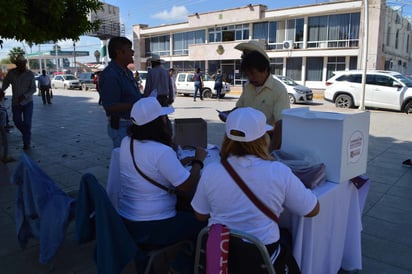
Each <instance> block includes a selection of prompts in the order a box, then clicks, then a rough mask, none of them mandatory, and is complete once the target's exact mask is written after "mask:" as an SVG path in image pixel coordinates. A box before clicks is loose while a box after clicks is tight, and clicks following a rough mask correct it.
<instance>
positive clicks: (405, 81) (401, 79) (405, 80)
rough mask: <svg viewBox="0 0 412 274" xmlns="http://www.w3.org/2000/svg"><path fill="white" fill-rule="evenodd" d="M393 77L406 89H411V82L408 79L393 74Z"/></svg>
mask: <svg viewBox="0 0 412 274" xmlns="http://www.w3.org/2000/svg"><path fill="white" fill-rule="evenodd" d="M393 77H395V78H396V79H398V80H399V81H401V82H402V83H404V84H405V85H406V86H407V87H412V80H411V79H409V78H408V77H405V76H404V75H402V74H395V75H393Z"/></svg>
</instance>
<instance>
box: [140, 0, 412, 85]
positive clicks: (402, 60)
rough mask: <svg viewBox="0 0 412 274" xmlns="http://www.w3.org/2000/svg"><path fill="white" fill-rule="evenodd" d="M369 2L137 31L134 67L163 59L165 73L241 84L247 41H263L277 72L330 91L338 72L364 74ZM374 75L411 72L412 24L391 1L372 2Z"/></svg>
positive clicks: (192, 19)
mask: <svg viewBox="0 0 412 274" xmlns="http://www.w3.org/2000/svg"><path fill="white" fill-rule="evenodd" d="M363 5H364V1H360V0H358V1H334V2H327V3H321V4H313V5H305V6H298V7H292V8H283V9H276V10H268V9H267V7H266V6H264V5H248V6H244V7H239V8H234V9H227V10H219V11H211V12H207V13H201V14H198V13H196V14H193V15H190V16H188V21H187V22H183V23H177V24H170V25H161V26H156V27H148V26H147V25H134V26H133V35H134V38H133V39H134V48H135V66H136V68H137V69H139V70H140V69H142V70H144V69H146V68H147V64H148V63H147V58H148V57H150V55H151V54H158V55H160V56H162V58H163V59H164V60H165V61H166V62H167V64H166V67H168V66H169V67H174V68H175V70H176V71H177V72H179V71H193V70H195V68H197V67H199V68H201V69H202V71H205V72H206V73H209V74H213V73H215V72H216V70H217V69H218V68H221V69H222V71H223V73H224V77H225V80H227V81H229V82H231V83H232V84H234V85H241V84H242V83H243V82H244V77H243V76H242V75H241V73H240V72H239V67H240V55H241V52H240V51H238V50H236V49H234V46H235V45H236V44H238V43H240V42H242V41H247V40H250V39H255V40H258V41H260V42H261V43H262V44H263V45H264V46H265V47H266V50H267V54H268V55H269V57H270V59H271V71H272V73H274V74H282V75H286V76H289V77H291V78H293V79H294V80H296V81H298V82H300V83H303V84H305V85H308V86H310V87H313V88H323V87H324V82H325V81H326V80H327V79H328V78H329V77H330V76H331V74H332V72H333V71H336V70H347V69H361V68H362V52H363V51H362V45H363V40H364V39H363V33H364V26H365V24H364V22H365V21H364V16H365V13H364V6H363ZM368 16H369V20H368V22H369V24H368V25H369V28H368V30H369V34H368V37H369V39H368V63H367V67H368V68H369V69H386V70H395V71H399V72H402V73H408V72H409V70H412V66H411V68H410V69H409V66H410V64H411V41H412V40H411V38H412V36H411V34H412V30H411V22H410V20H409V19H408V18H403V17H402V12H401V10H395V9H394V8H391V7H388V6H386V4H385V1H382V0H369V9H368Z"/></svg>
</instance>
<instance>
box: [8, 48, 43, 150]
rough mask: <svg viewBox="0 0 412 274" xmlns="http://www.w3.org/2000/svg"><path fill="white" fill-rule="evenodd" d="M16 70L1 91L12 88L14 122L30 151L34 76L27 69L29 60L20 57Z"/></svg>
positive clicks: (12, 71) (25, 146)
mask: <svg viewBox="0 0 412 274" xmlns="http://www.w3.org/2000/svg"><path fill="white" fill-rule="evenodd" d="M15 64H16V68H14V69H12V70H10V71H9V72H8V73H7V75H6V77H5V78H4V81H3V86H2V88H1V91H0V92H2V93H3V95H2V96H3V97H4V90H6V89H7V88H8V87H9V86H10V85H11V86H12V106H11V108H12V113H13V122H14V125H15V126H16V127H17V129H18V130H19V131H20V132H21V134H22V138H23V149H24V150H28V149H30V145H31V124H32V117H33V94H34V93H35V92H36V83H35V80H34V74H33V72H32V71H30V70H29V69H27V67H26V65H27V59H26V58H25V57H24V56H23V55H20V56H18V57H17V58H16V61H15Z"/></svg>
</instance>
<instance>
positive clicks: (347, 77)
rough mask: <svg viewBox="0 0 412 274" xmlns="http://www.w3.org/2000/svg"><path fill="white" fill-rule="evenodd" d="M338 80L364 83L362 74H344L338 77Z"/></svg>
mask: <svg viewBox="0 0 412 274" xmlns="http://www.w3.org/2000/svg"><path fill="white" fill-rule="evenodd" d="M336 81H340V82H351V83H359V84H360V83H362V74H344V75H342V76H340V77H338V78H336Z"/></svg>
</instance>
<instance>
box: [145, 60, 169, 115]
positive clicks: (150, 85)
mask: <svg viewBox="0 0 412 274" xmlns="http://www.w3.org/2000/svg"><path fill="white" fill-rule="evenodd" d="M151 63H152V69H151V70H149V72H148V73H147V77H146V84H145V87H144V92H143V96H144V97H149V96H151V95H153V94H152V92H154V91H155V90H156V97H157V100H158V101H159V103H160V105H162V106H163V107H167V106H169V105H171V104H172V103H173V98H174V92H173V84H172V80H171V78H170V75H169V72H168V71H167V70H166V69H164V68H163V66H162V63H164V61H163V60H162V59H160V56H159V55H152V57H151Z"/></svg>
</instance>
